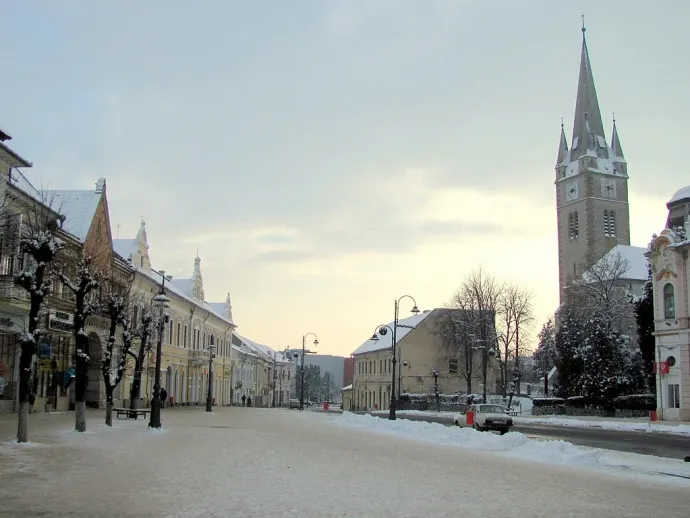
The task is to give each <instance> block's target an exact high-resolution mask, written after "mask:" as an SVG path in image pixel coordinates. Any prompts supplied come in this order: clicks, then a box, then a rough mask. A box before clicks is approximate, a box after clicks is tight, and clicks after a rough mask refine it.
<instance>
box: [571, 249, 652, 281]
mask: <svg viewBox="0 0 690 518" xmlns="http://www.w3.org/2000/svg"><path fill="white" fill-rule="evenodd" d="M646 252H647V249H646V248H643V247H641V246H629V245H616V246H614V247H613V248H612V249H611V250H609V252H608V253H607V254H606V255H605V256H604V257H602V258H601V259H599V260H598V261H597V262H596V263H595V266H594V268H596V267H597V266H599V267H605V265H606V262H607V261H609V260H610V259H611V258H612V257H613V256H615V255H617V254H620V257H621V259H624V260H625V261H627V262H628V267H629V268H628V270H627V271H626V272H625V274H623V275H622V276H621V279H622V280H629V281H646V280H647V279H648V277H649V272H648V270H647V268H648V265H649V261H648V259H647V257H646V256H645V253H646ZM582 278H583V280H584V281H585V282H587V278H588V277H587V272H585V273H584V274H583V276H582Z"/></svg>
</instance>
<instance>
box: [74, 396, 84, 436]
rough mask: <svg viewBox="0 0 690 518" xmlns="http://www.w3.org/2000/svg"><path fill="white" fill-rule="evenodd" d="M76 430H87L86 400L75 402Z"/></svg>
mask: <svg viewBox="0 0 690 518" xmlns="http://www.w3.org/2000/svg"><path fill="white" fill-rule="evenodd" d="M74 430H75V431H77V432H85V431H86V401H75V403H74Z"/></svg>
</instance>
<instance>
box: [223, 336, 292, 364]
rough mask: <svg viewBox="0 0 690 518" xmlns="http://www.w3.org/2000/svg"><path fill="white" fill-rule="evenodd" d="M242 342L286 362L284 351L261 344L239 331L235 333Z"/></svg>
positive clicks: (259, 351) (263, 353)
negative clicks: (240, 333)
mask: <svg viewBox="0 0 690 518" xmlns="http://www.w3.org/2000/svg"><path fill="white" fill-rule="evenodd" d="M233 334H234V335H235V336H236V337H237V338H238V339H239V340H240V341H241V342H242V343H244V344H245V345H246V346H247V347H249V348H250V349H254V350H255V351H257V352H258V353H260V354H262V355H264V356H268V357H270V358H275V359H276V361H277V362H286V361H287V360H286V359H285V356H284V355H283V353H282V352H279V351H276V350H274V349H272V348H271V347H269V346H268V345H264V344H260V343H257V342H255V341H254V340H250V339H249V338H245V337H244V336H241V335H239V334H238V333H233Z"/></svg>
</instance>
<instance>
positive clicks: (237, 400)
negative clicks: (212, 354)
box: [233, 333, 290, 407]
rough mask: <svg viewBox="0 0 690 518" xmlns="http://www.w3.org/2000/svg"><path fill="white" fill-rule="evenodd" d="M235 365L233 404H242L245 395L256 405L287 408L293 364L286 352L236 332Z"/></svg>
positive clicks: (234, 344) (234, 337)
mask: <svg viewBox="0 0 690 518" xmlns="http://www.w3.org/2000/svg"><path fill="white" fill-rule="evenodd" d="M233 365H234V369H235V370H234V372H235V377H236V382H235V389H236V391H235V392H236V393H235V395H234V398H233V404H235V405H241V404H242V396H245V397H250V396H251V398H252V406H258V407H284V406H287V404H288V400H289V399H290V364H289V362H288V360H287V359H286V358H285V357H284V355H283V353H282V352H279V351H275V350H274V349H272V348H271V347H269V346H267V345H263V344H260V343H257V342H255V341H253V340H250V339H249V338H246V337H244V336H241V335H239V334H237V333H234V335H233Z"/></svg>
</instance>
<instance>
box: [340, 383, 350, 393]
mask: <svg viewBox="0 0 690 518" xmlns="http://www.w3.org/2000/svg"><path fill="white" fill-rule="evenodd" d="M340 390H341V392H347V391H348V390H352V383H350V384H349V385H348V386H347V387H343V388H341V389H340Z"/></svg>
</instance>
